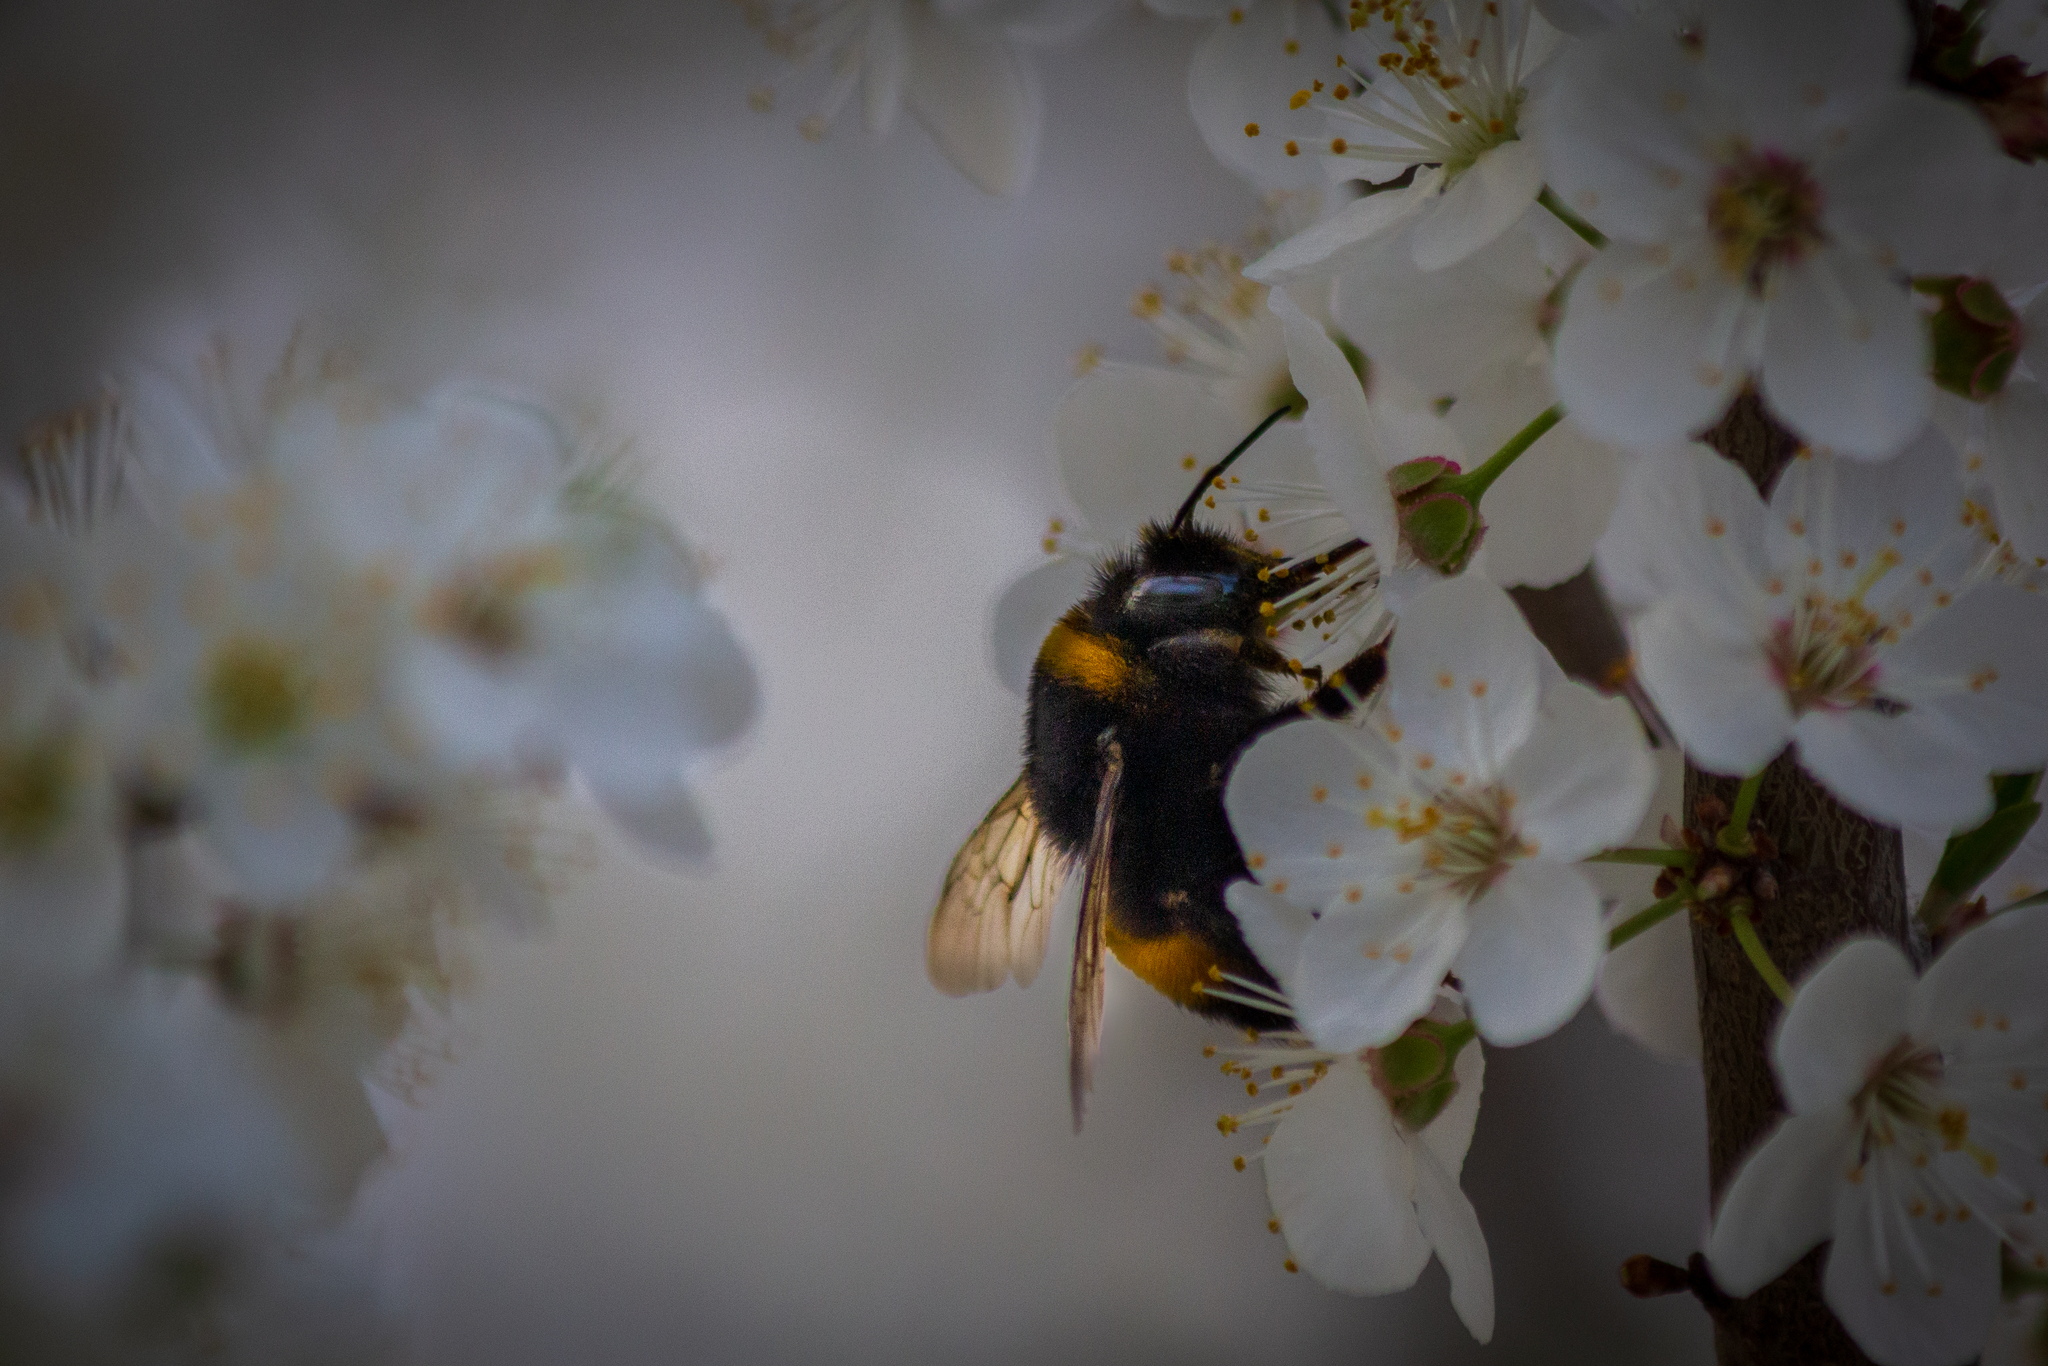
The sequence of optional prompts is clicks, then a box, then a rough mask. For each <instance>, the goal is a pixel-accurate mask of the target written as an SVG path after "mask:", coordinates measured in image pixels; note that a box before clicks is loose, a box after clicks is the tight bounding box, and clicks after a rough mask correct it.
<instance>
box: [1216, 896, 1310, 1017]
mask: <svg viewBox="0 0 2048 1366" xmlns="http://www.w3.org/2000/svg"><path fill="white" fill-rule="evenodd" d="M1223 901H1224V904H1225V905H1227V906H1229V907H1230V913H1231V914H1232V915H1234V916H1236V917H1237V927H1238V929H1239V930H1241V931H1243V933H1244V942H1245V946H1246V947H1247V948H1249V949H1250V950H1251V951H1252V955H1253V956H1254V957H1255V958H1257V959H1258V960H1259V962H1260V963H1261V964H1262V965H1264V967H1265V969H1266V971H1268V972H1270V973H1272V974H1273V980H1275V981H1276V982H1278V983H1279V984H1280V989H1281V990H1282V991H1287V992H1292V991H1293V990H1294V986H1293V983H1294V975H1295V969H1296V968H1297V967H1298V966H1299V964H1300V962H1301V948H1302V944H1303V942H1304V941H1305V940H1306V939H1307V937H1308V932H1309V929H1310V927H1312V926H1313V925H1314V924H1315V923H1316V921H1315V914H1314V912H1312V911H1310V910H1308V909H1307V908H1305V907H1302V906H1298V905H1296V904H1295V903H1294V902H1292V901H1289V900H1288V899H1287V898H1286V897H1284V896H1280V895H1279V894H1277V893H1275V892H1273V891H1270V890H1268V889H1267V888H1265V887H1262V886H1260V885H1259V884H1258V883H1256V882H1233V883H1231V884H1230V885H1229V886H1228V887H1225V888H1224V889H1223Z"/></svg>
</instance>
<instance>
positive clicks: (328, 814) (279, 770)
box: [204, 761, 355, 901]
mask: <svg viewBox="0 0 2048 1366" xmlns="http://www.w3.org/2000/svg"><path fill="white" fill-rule="evenodd" d="M209 786H210V790H209V791H208V792H207V794H206V807H207V809H206V813H205V827H204V828H205V831H206V837H207V839H208V840H209V841H210V842H211V843H212V844H213V846H214V848H216V849H218V850H219V851H220V854H221V857H222V858H223V859H224V860H226V862H227V864H228V866H229V867H230V868H231V869H232V870H233V873H234V876H235V881H236V884H237V888H238V890H240V891H241V892H243V893H244V894H246V895H248V896H251V897H254V898H255V899H257V900H259V901H291V900H296V899H298V898H300V897H304V896H308V895H310V894H311V893H313V892H315V891H317V890H319V889H320V887H321V886H322V884H324V883H325V882H326V881H327V879H328V878H329V877H330V876H332V875H333V873H334V872H335V871H336V869H337V868H338V867H339V866H340V864H341V862H342V860H343V859H344V858H345V857H346V856H347V854H348V851H349V848H350V846H351V844H352V843H353V841H354V838H355V832H354V831H353V830H352V829H351V828H350V826H349V823H348V818H347V817H346V816H344V815H343V814H342V813H341V812H340V811H338V810H336V809H335V806H334V803H333V802H332V801H330V800H328V797H327V794H326V793H325V792H323V791H321V790H320V785H319V782H318V779H317V775H316V774H315V773H314V772H313V771H312V769H311V767H310V765H307V764H305V763H293V762H289V761H284V762H267V761H266V762H258V763H249V764H238V765H235V766H234V767H233V768H231V769H228V770H227V771H225V772H222V773H221V774H219V775H218V777H217V780H216V782H215V783H213V784H210V785H209Z"/></svg>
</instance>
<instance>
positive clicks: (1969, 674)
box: [1878, 582, 2048, 824]
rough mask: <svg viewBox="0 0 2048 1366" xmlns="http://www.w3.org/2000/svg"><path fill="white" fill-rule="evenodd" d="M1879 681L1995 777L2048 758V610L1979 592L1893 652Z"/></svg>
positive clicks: (2010, 588)
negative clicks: (1942, 728) (1936, 723)
mask: <svg viewBox="0 0 2048 1366" xmlns="http://www.w3.org/2000/svg"><path fill="white" fill-rule="evenodd" d="M1878 682H1879V685H1880V686H1881V687H1882V688H1884V690H1885V691H1886V692H1888V693H1894V694H1896V695H1897V696H1899V697H1900V698H1902V699H1904V700H1906V701H1908V702H1910V703H1911V704H1912V706H1913V710H1912V711H1911V712H1908V713H1907V718H1910V717H1912V716H1914V715H1916V714H1918V713H1921V712H1926V713H1928V714H1929V717H1928V719H1929V722H1930V724H1931V723H1932V719H1933V717H1935V716H1938V717H1939V718H1940V720H1941V722H1942V724H1943V725H1944V726H1945V727H1946V728H1947V731H1948V734H1949V743H1950V744H1951V745H1952V746H1954V747H1955V748H1956V749H1958V750H1959V751H1961V752H1963V753H1966V754H1968V755H1970V756H1971V757H1973V758H1975V759H1977V760H1978V761H1980V762H1981V763H1982V764H1983V765H1984V767H1985V768H1987V769H1990V770H1992V771H1995V772H2000V773H2013V772H2019V771H2022V770H2025V769H2027V768H2030V767H2032V766H2033V765H2035V764H2038V763H2040V762H2041V761H2042V760H2043V759H2048V601H2044V600H2043V599H2042V597H2041V595H2040V594H2038V593H2029V592H2027V591H2026V590H2025V589H2024V588H2020V587H2017V586H2015V585H2013V584H2007V583H1995V582H1994V583H1981V584H1978V585H1976V586H1975V587H1973V588H1971V589H1969V590H1968V591H1967V592H1965V593H1963V594H1962V595H1961V596H1959V597H1957V598H1956V600H1955V602H1954V603H1953V604H1952V605H1951V606H1949V607H1947V608H1945V609H1943V610H1942V611H1940V612H1938V613H1936V614H1935V615H1934V617H1933V619H1932V620H1929V621H1927V622H1926V624H1925V625H1922V626H1920V627H1919V628H1918V629H1916V630H1915V631H1914V632H1913V633H1912V634H1911V635H1909V636H1907V637H1906V638H1905V640H1903V641H1901V642H1900V643H1899V644H1898V645H1897V646H1895V647H1893V648H1892V649H1891V650H1888V651H1886V652H1885V655H1884V657H1883V664H1882V667H1881V670H1880V673H1879V675H1878ZM1901 719H1906V718H1901ZM1923 823H1925V824H1933V823H1934V822H1923Z"/></svg>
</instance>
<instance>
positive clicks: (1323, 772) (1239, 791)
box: [1223, 720, 1422, 908]
mask: <svg viewBox="0 0 2048 1366" xmlns="http://www.w3.org/2000/svg"><path fill="white" fill-rule="evenodd" d="M1403 793H1407V794H1409V795H1410V796H1412V797H1415V798H1416V800H1417V802H1418V804H1419V802H1420V800H1422V798H1421V797H1420V795H1419V794H1416V793H1414V792H1412V790H1411V789H1409V788H1408V787H1407V786H1406V785H1405V784H1404V783H1403V782H1402V779H1401V766H1400V762H1399V760H1398V759H1397V758H1396V757H1395V756H1394V753H1393V751H1392V750H1391V748H1389V746H1388V745H1387V743H1386V741H1385V740H1384V739H1382V738H1381V737H1380V736H1379V735H1377V734H1375V733H1373V732H1371V731H1361V730H1358V729H1356V728H1354V727H1351V726H1347V725H1341V724H1338V723H1335V722H1329V721H1323V720H1303V721H1293V722H1289V723H1288V724H1286V725H1282V726H1275V727H1274V728H1273V729H1272V730H1269V731H1267V732H1266V733H1265V734H1264V735H1261V736H1260V737H1259V738H1258V739H1256V740H1254V741H1253V742H1252V743H1251V744H1250V745H1249V746H1248V747H1247V748H1246V749H1245V752H1244V753H1243V755H1241V756H1240V757H1239V759H1238V761H1237V763H1236V765H1235V766H1234V767H1233V768H1232V770H1231V773H1230V778H1229V781H1228V783H1227V784H1226V785H1225V787H1224V790H1223V809H1224V812H1225V814H1227V815H1228V816H1229V817H1230V824H1231V828H1232V830H1234V831H1235V832H1236V834H1237V841H1238V844H1239V845H1240V846H1241V847H1242V848H1243V850H1244V857H1245V862H1246V864H1247V865H1248V866H1249V867H1250V868H1251V870H1252V872H1253V873H1254V874H1255V875H1256V876H1257V877H1258V878H1259V880H1260V881H1261V882H1264V883H1266V884H1267V885H1268V886H1270V887H1272V889H1273V890H1274V891H1276V892H1278V893H1280V894H1281V895H1283V896H1286V897H1288V898H1290V899H1291V900H1293V901H1294V902H1295V903H1296V904H1297V905H1302V906H1308V907H1312V908H1321V907H1323V906H1326V905H1329V904H1331V903H1334V902H1337V901H1338V900H1339V899H1341V898H1344V897H1345V894H1346V891H1347V888H1348V887H1349V885H1350V884H1353V883H1356V882H1358V880H1359V879H1360V878H1361V877H1364V876H1384V875H1386V874H1387V873H1388V872H1389V871H1390V870H1394V869H1398V868H1404V867H1407V866H1409V865H1411V864H1417V863H1419V858H1418V856H1417V855H1415V854H1414V853H1412V852H1411V851H1409V850H1406V849H1404V848H1402V847H1401V846H1400V844H1399V841H1398V839H1397V837H1396V836H1395V835H1394V834H1392V833H1390V832H1388V831H1386V830H1381V829H1374V828H1373V827H1372V826H1370V825H1369V824H1368V823H1367V822H1366V821H1365V819H1364V818H1363V813H1364V811H1365V810H1366V808H1367V805H1368V803H1369V802H1385V801H1394V800H1398V799H1399V796H1400V795H1401V794H1403ZM1345 904H1349V905H1355V904H1358V903H1357V902H1352V901H1346V903H1345Z"/></svg>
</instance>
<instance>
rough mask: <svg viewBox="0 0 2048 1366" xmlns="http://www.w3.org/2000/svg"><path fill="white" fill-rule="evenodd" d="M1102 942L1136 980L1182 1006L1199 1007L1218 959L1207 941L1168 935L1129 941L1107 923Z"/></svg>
mask: <svg viewBox="0 0 2048 1366" xmlns="http://www.w3.org/2000/svg"><path fill="white" fill-rule="evenodd" d="M1105 939H1106V941H1107V942H1108V944H1109V951H1110V952H1111V953H1113V954H1115V955H1116V960H1117V961H1118V962H1119V963H1122V964H1123V965H1124V966H1125V967H1127V968H1129V969H1130V970H1131V971H1132V973H1134V974H1135V975H1136V976H1137V977H1138V978H1139V979H1140V980H1142V981H1144V982H1145V983H1146V984H1147V985H1148V986H1150V987H1151V988H1152V989H1153V990H1154V991H1157V992H1159V993H1160V994H1161V995H1162V996H1165V997H1167V998H1168V999H1169V1000H1172V1001H1175V1002H1177V1003H1178V1004H1180V1005H1184V1006H1199V1005H1200V1004H1201V999H1202V988H1203V986H1204V985H1206V984H1207V983H1208V981H1209V980H1210V978H1209V969H1210V968H1212V967H1220V966H1221V960H1219V959H1218V958H1217V956H1216V951H1215V949H1213V948H1211V947H1210V946H1209V944H1208V942H1207V941H1206V940H1204V939H1201V938H1200V937H1198V936H1196V935H1192V934H1169V935H1165V936H1162V937H1161V938H1158V939H1133V938H1132V937H1131V936H1129V935H1127V934H1120V933H1118V931H1117V928H1116V925H1115V922H1113V921H1112V922H1111V924H1110V925H1109V927H1108V931H1107V933H1106V935H1105Z"/></svg>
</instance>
